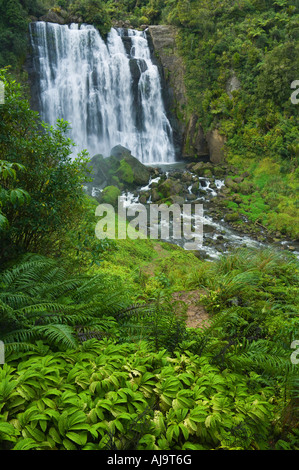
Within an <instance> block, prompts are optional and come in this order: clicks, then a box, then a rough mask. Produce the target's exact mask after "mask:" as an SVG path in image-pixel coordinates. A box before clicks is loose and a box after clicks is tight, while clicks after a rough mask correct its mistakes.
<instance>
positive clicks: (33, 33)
mask: <svg viewBox="0 0 299 470" xmlns="http://www.w3.org/2000/svg"><path fill="white" fill-rule="evenodd" d="M30 38H31V45H32V54H33V55H32V60H33V68H34V71H35V75H36V77H37V85H36V86H37V90H38V97H37V98H38V108H39V109H38V111H39V113H40V116H41V118H42V119H43V120H44V121H45V122H47V123H49V124H51V125H55V122H56V120H57V118H62V119H65V120H66V121H68V122H69V123H70V125H71V128H72V130H71V134H70V137H71V138H72V139H73V140H74V142H75V143H76V145H77V147H76V149H77V150H78V151H80V150H82V149H83V148H86V149H87V150H88V151H89V153H90V155H91V156H93V155H95V154H97V153H100V154H102V155H104V156H109V155H110V150H111V148H112V147H114V146H115V145H119V144H120V145H122V146H124V147H126V148H128V149H129V150H130V151H131V152H132V155H134V156H135V157H136V158H138V159H139V160H140V161H141V162H143V163H146V164H151V163H170V162H173V161H174V160H175V151H174V146H173V135H172V129H171V125H170V123H169V120H168V118H167V115H166V111H165V108H164V104H163V99H162V93H161V81H160V77H159V71H158V67H157V66H156V65H154V64H153V62H152V60H151V54H150V49H149V45H148V41H147V37H146V33H145V32H143V31H135V30H131V29H129V30H123V29H114V28H113V29H111V31H110V32H109V34H108V36H107V39H106V41H104V40H103V39H102V38H101V36H100V34H99V32H98V31H97V30H96V29H95V28H94V27H93V26H90V25H81V26H80V27H79V25H77V24H71V25H58V24H54V23H46V22H42V21H40V22H34V23H31V24H30Z"/></svg>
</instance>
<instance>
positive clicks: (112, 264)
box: [0, 0, 299, 451]
mask: <svg viewBox="0 0 299 470" xmlns="http://www.w3.org/2000/svg"><path fill="white" fill-rule="evenodd" d="M49 9H50V10H51V11H52V12H53V13H57V14H59V15H64V16H65V18H69V19H70V21H72V20H73V19H76V20H77V21H79V22H86V23H89V24H93V25H94V26H95V27H96V28H98V29H99V31H100V33H101V34H102V35H103V37H104V36H105V34H107V32H108V31H109V30H110V28H111V27H112V26H113V25H114V24H117V23H118V22H122V23H123V24H125V25H127V26H128V27H131V28H139V27H142V26H143V25H159V24H169V25H174V26H176V27H177V29H178V48H179V53H180V55H181V57H182V59H183V61H184V66H185V70H186V73H185V87H186V93H187V104H186V107H185V109H184V119H185V118H186V116H188V115H190V114H192V113H196V114H197V116H198V117H199V120H200V122H201V124H202V127H203V129H204V131H205V132H207V131H208V130H210V129H215V128H217V129H218V130H219V132H220V133H221V134H222V135H223V136H225V140H226V144H225V161H226V162H227V163H229V164H231V165H233V167H234V168H235V169H236V175H235V176H238V175H239V174H242V173H244V172H245V171H246V172H247V178H246V184H247V188H245V189H246V190H244V187H243V190H240V188H239V187H238V186H236V188H235V191H234V193H233V194H232V196H231V197H229V198H226V199H225V201H224V204H225V205H226V207H227V208H228V209H229V210H230V211H231V213H236V214H238V216H240V217H239V220H240V221H239V225H240V229H242V224H244V223H245V222H244V218H242V217H241V216H244V217H245V218H246V220H247V221H248V223H249V224H252V226H253V227H254V228H255V230H256V231H258V230H259V228H260V227H261V226H262V227H263V228H264V229H265V230H266V231H268V232H269V233H271V234H273V233H274V234H275V236H277V237H278V238H279V239H281V237H282V239H283V237H288V239H290V240H292V241H294V242H295V241H296V240H298V228H299V223H298V198H297V194H298V171H299V169H298V159H299V140H298V124H299V112H298V110H299V104H294V103H293V102H292V101H291V99H290V97H291V95H292V93H293V92H294V89H292V88H291V83H292V82H294V81H295V80H299V41H298V40H299V4H298V1H297V0H294V1H291V0H276V1H275V0H240V1H236V2H232V1H229V0H222V1H221V0H165V1H163V0H149V1H147V0H137V1H135V0H134V1H131V0H128V1H127V0H122V1H112V0H110V1H107V2H105V1H104V0H75V1H68V0H57V1H54V0H53V1H52V0H0V38H1V46H0V80H1V82H2V83H3V84H4V90H5V101H4V103H3V104H0V118H1V119H0V340H1V342H2V343H0V345H3V344H4V346H5V361H3V362H4V364H1V365H0V449H1V450H10V449H14V450H31V449H37V450H113V451H115V450H150V451H154V450H164V451H168V450H180V451H192V450H194V451H196V450H298V449H299V429H298V413H299V406H298V403H299V388H298V387H299V380H298V367H299V364H298V362H299V361H298V359H297V356H298V354H296V347H297V348H298V344H299V336H298V306H299V299H298V274H299V270H298V259H297V257H296V255H295V254H293V253H292V252H291V251H289V250H282V249H280V250H278V249H275V248H274V247H271V246H268V247H265V248H261V249H253V248H252V249H251V248H249V247H240V248H238V249H235V250H232V251H231V252H230V253H225V254H223V255H222V256H220V257H219V258H218V259H215V260H207V259H200V258H199V257H197V256H195V255H194V253H192V252H190V251H189V252H188V251H187V250H184V249H182V248H180V247H178V246H176V245H174V244H170V243H166V242H162V241H159V240H152V239H146V240H142V239H137V240H131V239H126V240H110V239H107V238H106V239H102V240H99V239H97V238H96V237H95V226H96V223H97V218H96V216H95V209H96V207H97V205H98V202H97V201H96V199H94V198H93V197H90V196H88V195H87V194H86V193H85V192H84V188H83V183H84V182H86V181H88V178H89V176H88V175H89V174H90V167H89V164H88V163H89V159H90V157H91V156H90V155H88V154H87V152H85V151H82V152H80V153H79V154H78V155H77V157H76V158H75V159H74V158H72V157H71V154H72V151H73V150H72V149H73V145H74V143H73V142H72V140H71V139H70V138H69V137H68V135H67V130H68V126H69V124H68V123H67V122H66V121H64V120H62V119H58V121H57V126H56V127H53V126H50V125H49V124H46V123H44V122H42V121H41V120H40V117H39V114H38V113H37V112H36V111H33V110H32V109H31V105H30V90H29V87H28V77H27V72H26V70H25V67H24V64H25V61H26V57H27V55H28V24H29V23H30V22H31V21H34V20H36V19H38V18H40V17H42V16H43V15H45V14H46V13H47V12H48V11H49ZM232 75H233V76H235V77H236V78H237V81H238V84H239V85H238V86H237V87H236V89H235V90H234V91H232V92H231V96H230V95H229V94H228V93H227V88H226V87H227V82H228V80H229V79H230V78H231V77H232ZM297 88H298V86H297ZM178 118H181V119H183V117H180V116H178ZM194 161H195V162H196V161H197V157H196V155H194ZM248 188H250V189H248ZM188 294H190V295H191V298H192V299H193V300H192V302H193V304H192V305H193V307H194V308H196V309H198V310H200V311H201V312H203V313H204V318H205V322H202V323H201V325H200V327H196V328H194V327H192V326H190V324H189V323H188V322H187V321H186V320H187V318H188V309H189V307H190V304H188V302H187V301H186V298H187V295H188Z"/></svg>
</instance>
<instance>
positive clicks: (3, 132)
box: [0, 70, 87, 259]
mask: <svg viewBox="0 0 299 470" xmlns="http://www.w3.org/2000/svg"><path fill="white" fill-rule="evenodd" d="M0 79H1V80H2V81H3V83H4V85H5V103H4V104H2V105H1V106H0V136H1V148H0V162H1V167H0V168H1V173H0V185H1V186H0V187H1V195H0V201H1V206H2V207H1V211H2V212H3V213H4V214H5V217H6V219H7V221H8V224H6V225H5V226H3V225H2V229H1V232H0V239H1V251H0V258H2V259H3V258H5V257H7V256H10V255H11V251H13V252H15V251H16V249H19V250H32V249H36V248H37V247H41V246H44V248H46V245H47V243H48V242H49V239H50V237H51V236H52V237H53V236H56V237H59V232H60V231H61V230H65V228H66V227H67V225H68V224H70V223H71V222H73V221H74V220H75V218H76V217H78V212H79V210H81V209H82V201H83V197H84V193H83V189H82V181H83V178H84V176H85V175H86V171H87V170H86V167H85V162H86V158H85V156H84V152H82V153H81V154H79V155H78V157H77V158H76V159H74V160H72V158H71V152H72V151H73V149H72V146H73V143H72V141H71V140H70V139H69V138H68V137H67V128H68V124H67V123H66V122H64V121H62V120H59V121H58V122H57V127H55V128H54V127H50V126H48V125H46V124H44V123H42V122H41V121H40V120H39V118H38V115H37V113H35V112H34V111H32V110H31V109H30V105H29V103H28V101H27V100H24V98H23V93H22V89H21V86H20V85H19V84H17V83H16V82H15V81H14V80H12V79H11V77H10V76H9V74H7V73H6V71H5V70H2V71H1V73H0ZM5 162H9V163H5ZM15 169H17V170H18V171H17V173H15ZM28 195H29V196H30V198H29V197H28ZM20 202H22V203H23V205H22V210H19V204H20Z"/></svg>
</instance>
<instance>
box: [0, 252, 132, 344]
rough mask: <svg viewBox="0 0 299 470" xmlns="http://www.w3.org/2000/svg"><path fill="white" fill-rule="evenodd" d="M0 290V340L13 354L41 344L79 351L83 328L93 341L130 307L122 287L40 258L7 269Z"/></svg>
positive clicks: (100, 276)
mask: <svg viewBox="0 0 299 470" xmlns="http://www.w3.org/2000/svg"><path fill="white" fill-rule="evenodd" d="M0 285H1V290H2V291H1V293H0V327H1V330H0V331H1V333H0V339H1V340H2V341H4V343H5V344H6V349H7V351H9V350H11V349H14V350H20V348H22V345H23V347H24V348H25V349H28V347H29V346H28V345H29V344H34V342H35V341H37V340H39V339H43V340H44V341H45V342H46V343H48V344H50V345H51V346H53V347H61V348H62V349H67V348H73V347H75V345H76V344H78V342H79V337H78V325H81V329H82V328H83V330H84V331H85V333H86V331H87V329H88V331H89V336H90V334H91V332H93V334H94V335H96V333H97V332H98V333H99V334H102V333H103V331H105V330H107V328H105V322H107V324H108V325H110V326H112V323H111V321H110V320H109V319H107V317H109V316H111V315H117V313H119V312H120V311H121V310H122V309H125V308H127V307H128V305H129V296H128V295H127V293H126V292H124V291H123V290H122V288H121V287H122V286H119V285H114V286H112V285H111V281H109V280H108V281H107V280H106V279H105V277H104V276H103V275H102V274H99V275H97V276H90V277H87V276H80V277H71V276H69V275H68V273H67V272H66V271H65V270H64V269H63V268H62V267H61V266H59V264H58V263H57V262H56V261H54V260H51V259H47V258H44V257H40V256H35V255H34V256H32V257H28V256H27V257H26V258H25V259H24V260H23V261H21V262H19V263H17V264H16V265H14V266H12V267H10V268H8V269H6V270H3V271H2V272H1V273H0ZM82 325H83V327H82ZM114 329H115V324H114ZM17 344H18V346H16V345H17Z"/></svg>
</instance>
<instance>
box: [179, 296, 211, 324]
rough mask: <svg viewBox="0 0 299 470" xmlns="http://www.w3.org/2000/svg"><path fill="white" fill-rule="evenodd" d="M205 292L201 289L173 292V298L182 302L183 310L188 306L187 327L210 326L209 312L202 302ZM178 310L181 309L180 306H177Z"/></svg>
mask: <svg viewBox="0 0 299 470" xmlns="http://www.w3.org/2000/svg"><path fill="white" fill-rule="evenodd" d="M203 294H204V292H203V291H200V290H193V291H189V292H186V291H181V292H175V293H174V294H173V299H174V300H175V301H180V302H182V307H181V308H182V312H183V311H184V310H185V308H186V306H187V311H186V316H187V318H186V326H187V328H205V327H206V326H209V314H208V313H207V311H206V309H205V307H204V306H203V305H202V304H201V303H200V297H201V295H203ZM178 305H179V304H178ZM184 306H185V307H184ZM177 310H180V309H179V307H177ZM179 313H180V312H179Z"/></svg>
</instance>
